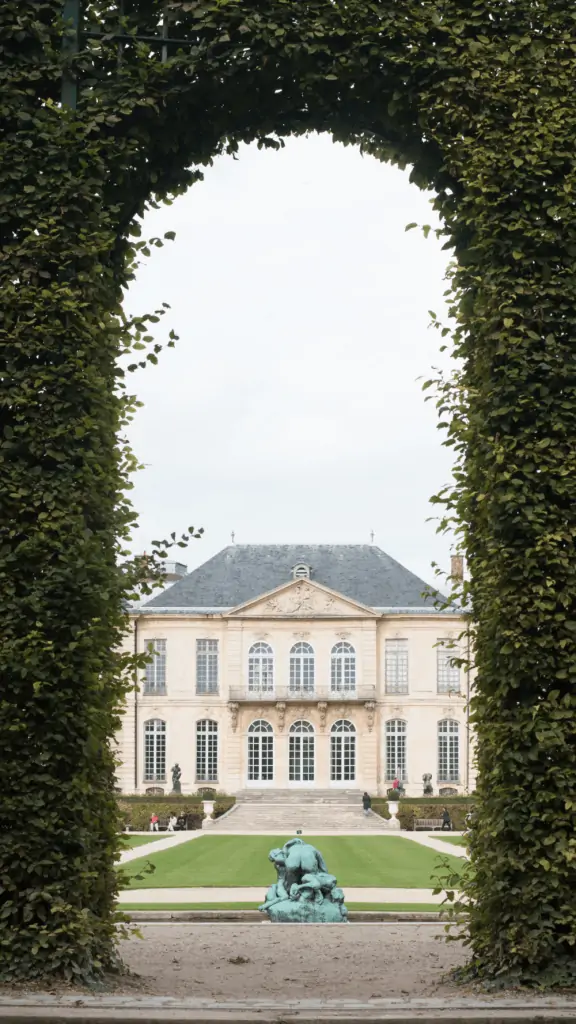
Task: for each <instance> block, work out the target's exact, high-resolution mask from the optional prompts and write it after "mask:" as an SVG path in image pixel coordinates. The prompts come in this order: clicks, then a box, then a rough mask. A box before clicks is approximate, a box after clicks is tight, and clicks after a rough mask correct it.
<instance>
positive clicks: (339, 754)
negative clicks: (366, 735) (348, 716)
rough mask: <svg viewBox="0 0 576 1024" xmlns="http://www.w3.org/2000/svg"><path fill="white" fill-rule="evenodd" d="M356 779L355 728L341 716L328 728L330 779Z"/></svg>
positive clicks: (350, 780)
mask: <svg viewBox="0 0 576 1024" xmlns="http://www.w3.org/2000/svg"><path fill="white" fill-rule="evenodd" d="M355 779H356V729H355V728H354V726H353V725H352V722H347V721H346V720H345V719H343V718H341V719H340V720H339V721H338V722H334V725H333V726H332V729H331V730H330V781H331V782H354V781H355Z"/></svg>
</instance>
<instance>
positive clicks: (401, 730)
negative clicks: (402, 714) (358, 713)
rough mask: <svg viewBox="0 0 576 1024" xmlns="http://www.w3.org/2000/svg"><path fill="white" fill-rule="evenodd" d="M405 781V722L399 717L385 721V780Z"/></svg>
mask: <svg viewBox="0 0 576 1024" xmlns="http://www.w3.org/2000/svg"><path fill="white" fill-rule="evenodd" d="M394 779H398V780H399V781H400V782H406V780H407V775H406V722H403V721H402V719H400V718H395V719H392V720H391V721H390V722H386V780H387V781H388V782H392V781H393V780H394Z"/></svg>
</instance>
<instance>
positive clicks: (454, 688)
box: [436, 640, 460, 693]
mask: <svg viewBox="0 0 576 1024" xmlns="http://www.w3.org/2000/svg"><path fill="white" fill-rule="evenodd" d="M438 643H439V644H447V643H448V644H450V643H451V641H450V640H439V641H438ZM458 657H460V655H459V652H458V649H457V648H456V647H437V648H436V678H437V682H438V693H460V666H459V665H453V664H452V660H453V659H454V658H458Z"/></svg>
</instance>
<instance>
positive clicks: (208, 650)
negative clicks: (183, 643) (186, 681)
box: [196, 640, 218, 693]
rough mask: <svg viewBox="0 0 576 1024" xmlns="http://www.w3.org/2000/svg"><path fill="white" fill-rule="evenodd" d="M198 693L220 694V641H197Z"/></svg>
mask: <svg viewBox="0 0 576 1024" xmlns="http://www.w3.org/2000/svg"><path fill="white" fill-rule="evenodd" d="M196 693H218V641H217V640H197V641H196Z"/></svg>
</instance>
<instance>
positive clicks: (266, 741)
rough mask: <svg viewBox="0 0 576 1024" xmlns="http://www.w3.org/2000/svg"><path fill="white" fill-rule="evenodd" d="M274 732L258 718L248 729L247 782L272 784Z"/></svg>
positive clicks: (266, 723) (267, 723)
mask: <svg viewBox="0 0 576 1024" xmlns="http://www.w3.org/2000/svg"><path fill="white" fill-rule="evenodd" d="M273 780H274V730H273V729H272V726H271V725H270V723H269V722H265V721H264V720H263V719H262V718H260V719H259V720H258V721H257V722H252V725H251V726H250V728H249V729H248V782H273Z"/></svg>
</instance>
